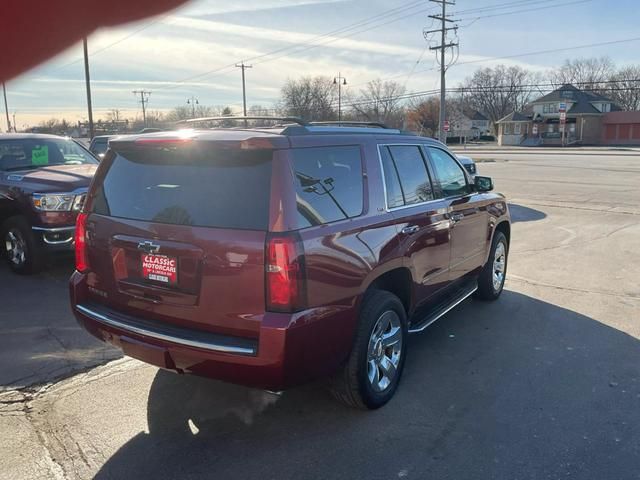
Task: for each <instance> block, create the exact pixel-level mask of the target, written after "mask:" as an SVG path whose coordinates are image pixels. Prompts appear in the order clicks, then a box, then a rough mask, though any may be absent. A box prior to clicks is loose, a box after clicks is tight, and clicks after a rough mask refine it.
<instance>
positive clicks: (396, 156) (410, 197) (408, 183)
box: [380, 145, 435, 208]
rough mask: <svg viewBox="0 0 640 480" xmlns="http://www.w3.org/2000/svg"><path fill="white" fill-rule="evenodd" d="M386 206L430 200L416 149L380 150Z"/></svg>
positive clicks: (425, 176)
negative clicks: (385, 190)
mask: <svg viewBox="0 0 640 480" xmlns="http://www.w3.org/2000/svg"><path fill="white" fill-rule="evenodd" d="M380 153H381V158H382V167H383V169H384V177H385V186H386V189H387V206H388V207H389V208H396V207H401V206H407V205H416V204H419V203H423V202H428V201H429V200H433V199H434V198H435V197H434V195H433V188H432V186H431V180H430V179H429V174H428V173H427V167H426V165H425V162H424V158H423V156H422V153H421V151H420V147H419V146H417V145H395V146H388V147H380Z"/></svg>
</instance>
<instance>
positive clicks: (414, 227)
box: [402, 225, 420, 235]
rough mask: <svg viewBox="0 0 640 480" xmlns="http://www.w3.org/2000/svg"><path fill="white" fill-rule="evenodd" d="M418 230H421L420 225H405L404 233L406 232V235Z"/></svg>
mask: <svg viewBox="0 0 640 480" xmlns="http://www.w3.org/2000/svg"><path fill="white" fill-rule="evenodd" d="M418 230H420V227H419V226H418V225H411V226H409V227H404V228H403V229H402V233H404V234H405V235H411V234H412V233H416V232H417V231H418Z"/></svg>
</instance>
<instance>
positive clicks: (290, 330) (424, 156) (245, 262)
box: [70, 118, 511, 408]
mask: <svg viewBox="0 0 640 480" xmlns="http://www.w3.org/2000/svg"><path fill="white" fill-rule="evenodd" d="M224 120H225V121H227V122H228V121H229V119H228V118H225V119H224ZM492 189H493V185H492V181H491V179H490V178H488V177H482V176H475V178H474V180H473V181H472V180H471V177H470V176H469V175H468V172H467V171H466V170H465V169H464V168H463V167H462V165H461V164H460V163H459V162H458V160H457V159H456V157H455V156H454V155H452V154H451V153H450V152H449V151H448V150H447V147H446V146H445V145H443V144H441V143H440V142H437V141H434V140H431V139H428V138H424V137H420V136H416V135H412V134H408V133H405V132H401V131H398V130H394V129H389V128H383V126H381V125H366V126H363V125H348V124H347V123H346V122H341V123H340V124H339V125H328V124H313V123H311V124H310V123H305V122H302V121H300V120H297V119H286V118H285V119H282V120H281V124H280V125H276V126H274V127H272V128H266V127H265V128H250V127H247V128H235V129H203V130H186V131H177V132H166V133H158V134H148V135H138V136H135V135H134V136H129V137H121V138H120V139H114V140H111V141H110V148H109V150H108V151H107V153H106V155H105V157H104V159H103V161H102V162H101V164H100V166H99V168H98V171H97V173H96V177H95V181H94V183H93V184H92V187H91V189H90V191H89V193H88V196H87V201H86V204H85V206H84V208H83V212H82V213H81V214H80V215H79V217H78V228H77V230H76V272H75V273H74V274H73V276H72V278H71V280H70V291H71V303H72V308H73V311H74V313H75V315H76V317H77V319H78V320H79V321H80V323H81V324H82V325H84V326H85V328H86V329H87V330H88V331H89V332H91V333H92V334H93V335H95V336H97V337H98V338H100V339H102V340H104V341H107V342H110V343H112V344H114V345H116V346H118V347H120V348H122V350H123V351H124V352H125V353H126V354H128V355H130V356H132V357H136V358H139V359H142V360H144V361H146V362H149V363H152V364H154V365H157V366H160V367H162V368H166V369H170V370H174V371H177V372H181V373H194V374H199V375H204V376H209V377H213V378H218V379H222V380H226V381H230V382H236V383H241V384H245V385H250V386H254V387H260V388H265V389H270V390H280V389H283V388H287V387H290V386H292V385H296V384H298V383H301V382H304V381H307V380H310V379H313V378H318V377H325V376H329V377H330V378H331V384H332V387H333V391H334V393H335V395H336V396H337V397H338V398H339V399H341V400H343V401H344V402H346V403H347V404H349V405H353V406H357V407H363V408H377V407H380V406H382V405H384V404H385V403H386V402H387V401H388V400H389V399H390V398H391V397H392V396H393V394H394V392H395V390H396V388H397V386H398V382H399V380H400V377H401V373H402V369H403V366H404V361H405V356H406V353H407V348H408V342H407V335H408V334H409V333H411V332H419V331H422V330H423V329H425V328H426V327H427V326H428V325H430V324H431V323H432V322H434V321H435V320H437V319H438V318H440V317H442V316H443V315H444V314H445V313H446V312H448V311H449V310H450V309H451V308H453V307H454V306H456V305H457V304H458V303H460V302H462V301H463V300H465V299H466V298H467V297H469V296H471V295H474V296H475V297H476V298H478V299H481V300H494V299H496V298H498V296H499V295H500V293H501V291H502V288H503V285H504V281H505V274H506V268H507V254H508V251H509V241H510V232H511V226H510V220H509V211H508V208H507V202H506V200H505V198H504V197H503V196H502V195H500V194H496V193H493V192H492V191H491V190H492Z"/></svg>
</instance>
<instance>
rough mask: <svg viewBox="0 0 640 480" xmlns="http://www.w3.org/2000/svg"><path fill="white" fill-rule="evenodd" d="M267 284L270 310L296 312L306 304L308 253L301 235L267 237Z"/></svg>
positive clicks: (268, 308) (268, 307)
mask: <svg viewBox="0 0 640 480" xmlns="http://www.w3.org/2000/svg"><path fill="white" fill-rule="evenodd" d="M265 253H266V262H265V284H266V294H267V302H266V303H267V305H266V307H267V310H269V311H272V312H295V311H297V310H301V309H303V308H304V306H305V297H306V291H305V290H306V288H305V281H304V252H303V248H302V243H301V242H300V241H297V236H294V235H286V236H272V237H269V238H268V239H267V245H266V252H265Z"/></svg>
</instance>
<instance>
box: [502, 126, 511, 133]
mask: <svg viewBox="0 0 640 480" xmlns="http://www.w3.org/2000/svg"><path fill="white" fill-rule="evenodd" d="M502 134H503V135H511V124H510V123H505V124H504V126H503V127H502Z"/></svg>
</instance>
